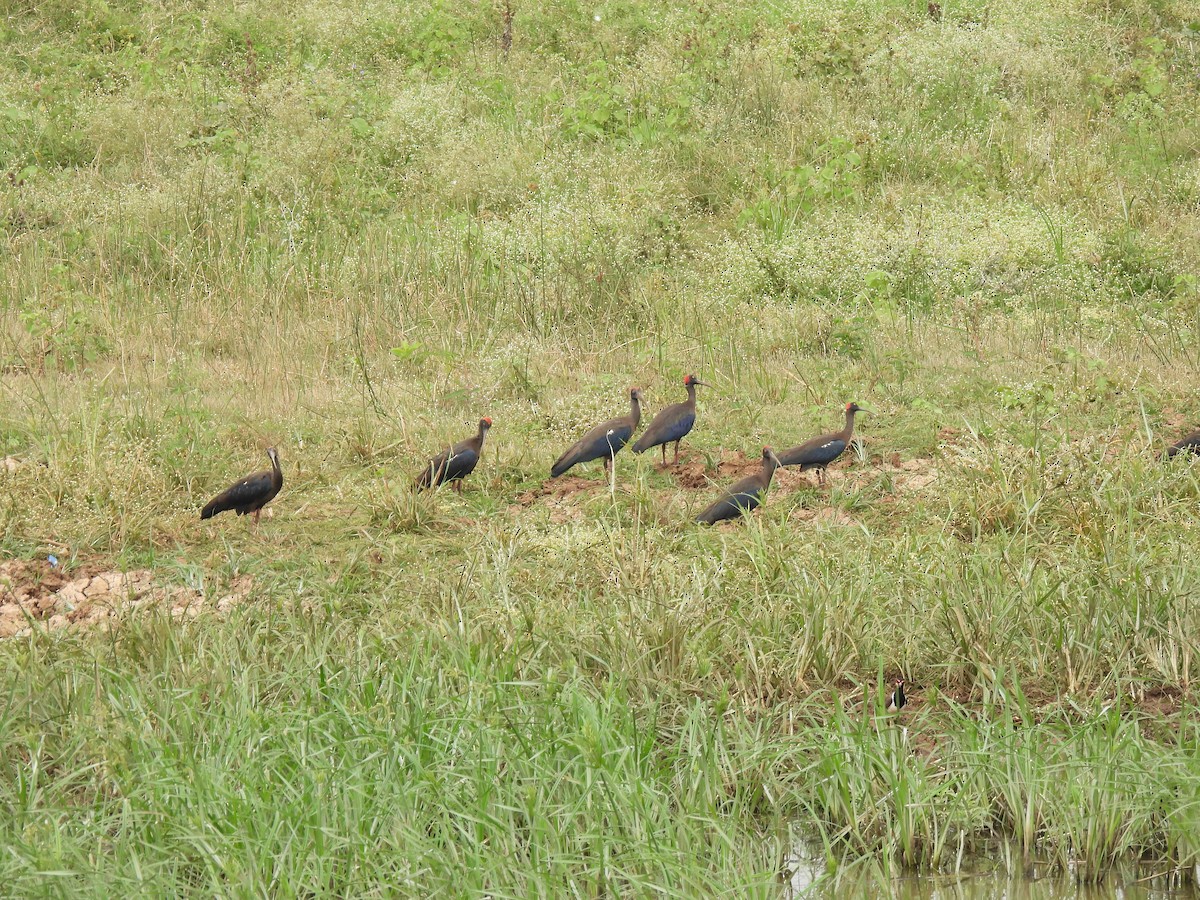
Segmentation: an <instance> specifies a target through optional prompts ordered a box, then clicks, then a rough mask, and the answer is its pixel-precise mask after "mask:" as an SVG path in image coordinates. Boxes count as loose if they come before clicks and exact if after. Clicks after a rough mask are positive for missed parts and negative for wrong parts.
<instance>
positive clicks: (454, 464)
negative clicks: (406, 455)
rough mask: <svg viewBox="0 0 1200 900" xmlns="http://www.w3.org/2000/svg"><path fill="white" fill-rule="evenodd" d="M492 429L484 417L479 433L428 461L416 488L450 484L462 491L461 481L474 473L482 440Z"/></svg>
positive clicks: (481, 449) (481, 448) (488, 420)
mask: <svg viewBox="0 0 1200 900" xmlns="http://www.w3.org/2000/svg"><path fill="white" fill-rule="evenodd" d="M491 427H492V420H491V419H490V418H488V417H487V416H484V417H483V418H482V419H480V420H479V431H477V432H476V433H475V434H474V435H473V436H471V437H469V438H467V439H466V440H465V441H459V442H458V443H457V444H455V445H454V446H453V447H448V448H446V449H445V450H443V451H442V452H441V453H439V454H438V455H437V456H435V457H434V458H433V459H431V460H430V461H429V464H428V465H427V466H425V468H424V469H423V470H422V471H421V474H420V475H419V476H418V477H417V487H418V488H429V487H437V486H438V485H441V484H446V483H447V482H450V484H452V485H453V487H454V489H455V490H456V491H460V492H461V491H462V480H463V479H464V478H466V477H467V476H468V475H470V474H471V473H472V472H474V471H475V467H476V466H477V465H479V455H480V453H482V452H483V439H484V437H485V436H486V435H487V433H488V429H489V428H491Z"/></svg>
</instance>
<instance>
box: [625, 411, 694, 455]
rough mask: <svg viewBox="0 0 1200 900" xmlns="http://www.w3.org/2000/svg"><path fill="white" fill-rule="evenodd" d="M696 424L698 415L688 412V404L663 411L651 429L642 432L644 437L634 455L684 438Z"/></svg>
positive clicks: (636, 445) (656, 417)
mask: <svg viewBox="0 0 1200 900" xmlns="http://www.w3.org/2000/svg"><path fill="white" fill-rule="evenodd" d="M694 424H696V413H695V412H692V411H690V410H688V408H687V404H684V403H677V404H674V405H673V406H668V407H667V408H666V409H664V410H662V411H661V412H660V413H659V414H658V415H657V416H655V417H654V421H653V422H651V423H650V427H649V428H647V429H646V430H645V431H643V432H642V436H641V437H640V438H638V439H637V443H636V444H634V445H633V452H634V453H642V452H643V451H645V450H649V449H650V448H651V447H657V446H658V445H659V444H669V443H671V441H678V440H680V439H682V438H683V437H684V435H686V434H687V433H688V432H689V431H691V430H692V426H693V425H694Z"/></svg>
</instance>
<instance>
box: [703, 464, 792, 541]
mask: <svg viewBox="0 0 1200 900" xmlns="http://www.w3.org/2000/svg"><path fill="white" fill-rule="evenodd" d="M762 458H763V464H762V469H761V470H759V472H758V473H757V474H755V475H748V476H747V477H745V478H743V479H742V480H741V481H739V482H737V483H735V484H734V485H733V487H731V488H729V489H728V490H726V491H725V493H723V494H722V495H721V496H720V497H719V498H718V499H717V500H715V501H714V502H713V504H712V505H711V506H709V507H708V509H706V510H704V512H702V513H700V515H698V516H696V521H697V522H698V523H699V524H701V525H712V524H715V523H716V522H720V521H721V520H723V519H736V518H737V517H738V516H740V515H742V514H743V513H746V512H749V511H750V510H752V509H758V507H759V506H760V505H762V502H763V500H765V499H766V496H767V489H768V488H770V486H771V477H772V476H773V475H774V474H775V470H776V469H777V468H779V457H778V456H776V455H775V454H774V452H772V450H771V448H770V447H763V455H762Z"/></svg>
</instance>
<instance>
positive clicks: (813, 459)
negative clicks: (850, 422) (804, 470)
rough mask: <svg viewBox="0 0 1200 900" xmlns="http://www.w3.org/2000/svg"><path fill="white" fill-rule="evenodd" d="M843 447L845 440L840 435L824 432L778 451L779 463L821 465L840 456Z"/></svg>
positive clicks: (844, 446) (786, 464) (785, 464)
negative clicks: (780, 451)
mask: <svg viewBox="0 0 1200 900" xmlns="http://www.w3.org/2000/svg"><path fill="white" fill-rule="evenodd" d="M845 449H846V442H845V441H843V440H842V439H841V438H840V437H835V436H834V435H831V434H825V435H822V436H821V437H818V438H813V439H812V440H811V441H805V442H804V443H803V444H800V445H799V446H798V447H793V448H792V449H790V450H785V451H784V452H783V453H780V454H779V463H780V465H784V466H823V465H826V464H828V463H831V462H833V461H834V460H835V459H837V458H838V457H839V456H841V455H842V453H843V452H844V451H845Z"/></svg>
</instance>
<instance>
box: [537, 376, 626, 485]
mask: <svg viewBox="0 0 1200 900" xmlns="http://www.w3.org/2000/svg"><path fill="white" fill-rule="evenodd" d="M641 420H642V392H641V390H639V389H638V388H633V390H631V391H630V392H629V415H627V416H620V417H619V418H616V419H609V420H608V421H607V422H601V423H600V424H599V425H597V426H596V427H595V428H593V429H592V430H591V431H589V432H588V433H587V434H585V435H584V436H583V437H581V438H580V439H579V440H578V441H576V442H575V444H574V446H572V447H571V448H570V449H569V450H567V452H566V453H564V454H563V455H562V456H560V457H559V458H558V462H556V463H555V464H554V465H553V466H552V467H551V469H550V477H551V478H557V477H558V476H559V475H563V474H565V473H566V472H567V471H568V470H569V469H570V468H571V467H572V466H577V465H579V464H580V463H585V462H591V461H592V460H593V459H601V458H603V460H604V471H605V472H608V471H609V470H610V469H611V468H612V464H613V460H614V459H615V458H616V455H617V453H619V452H620V450H621V448H622V447H624V446H625V445H626V444H627V443H629V439H630V438H631V437H633V433H634V431H636V430H637V427H638V422H640V421H641Z"/></svg>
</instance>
